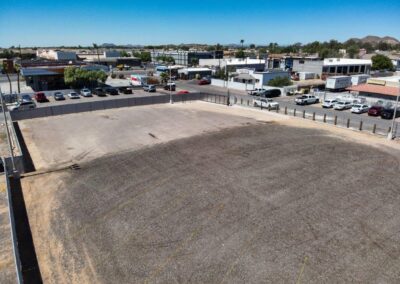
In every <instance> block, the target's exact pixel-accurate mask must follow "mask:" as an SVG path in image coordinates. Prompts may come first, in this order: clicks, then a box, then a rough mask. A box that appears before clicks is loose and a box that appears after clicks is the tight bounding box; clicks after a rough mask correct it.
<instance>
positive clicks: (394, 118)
mask: <svg viewBox="0 0 400 284" xmlns="http://www.w3.org/2000/svg"><path fill="white" fill-rule="evenodd" d="M399 98H400V80H399V91H398V93H397V97H396V104H395V106H394V111H393V120H392V127H391V128H390V133H389V135H388V139H390V140H392V139H394V138H395V137H396V133H395V130H394V128H395V125H396V115H397V107H398V105H399Z"/></svg>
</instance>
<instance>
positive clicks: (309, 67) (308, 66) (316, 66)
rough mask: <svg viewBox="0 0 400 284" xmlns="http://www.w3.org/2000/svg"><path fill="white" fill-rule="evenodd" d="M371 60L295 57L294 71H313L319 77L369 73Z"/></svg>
mask: <svg viewBox="0 0 400 284" xmlns="http://www.w3.org/2000/svg"><path fill="white" fill-rule="evenodd" d="M371 65H372V61H371V60H369V59H348V58H326V59H323V60H322V59H309V58H303V59H295V60H294V61H293V71H294V72H313V73H315V74H318V76H320V78H322V79H325V78H327V77H329V76H340V75H356V74H369V73H370V71H371Z"/></svg>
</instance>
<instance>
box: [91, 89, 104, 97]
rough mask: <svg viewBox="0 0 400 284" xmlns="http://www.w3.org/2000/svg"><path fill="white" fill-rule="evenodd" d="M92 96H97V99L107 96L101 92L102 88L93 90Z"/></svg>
mask: <svg viewBox="0 0 400 284" xmlns="http://www.w3.org/2000/svg"><path fill="white" fill-rule="evenodd" d="M93 94H95V95H96V96H99V97H106V96H107V94H106V93H105V92H104V91H103V89H102V88H96V89H94V90H93Z"/></svg>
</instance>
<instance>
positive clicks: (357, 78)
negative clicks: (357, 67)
mask: <svg viewBox="0 0 400 284" xmlns="http://www.w3.org/2000/svg"><path fill="white" fill-rule="evenodd" d="M369 77H370V76H369V75H367V74H360V75H354V76H351V83H352V85H353V86H357V85H360V84H364V83H367V80H368V79H369Z"/></svg>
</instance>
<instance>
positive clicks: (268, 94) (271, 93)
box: [260, 89, 281, 98]
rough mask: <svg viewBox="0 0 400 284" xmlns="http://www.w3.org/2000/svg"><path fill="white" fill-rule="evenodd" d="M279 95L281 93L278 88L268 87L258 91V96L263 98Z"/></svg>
mask: <svg viewBox="0 0 400 284" xmlns="http://www.w3.org/2000/svg"><path fill="white" fill-rule="evenodd" d="M280 95H281V90H279V89H269V90H265V91H263V92H261V93H260V97H264V98H276V97H280Z"/></svg>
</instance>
